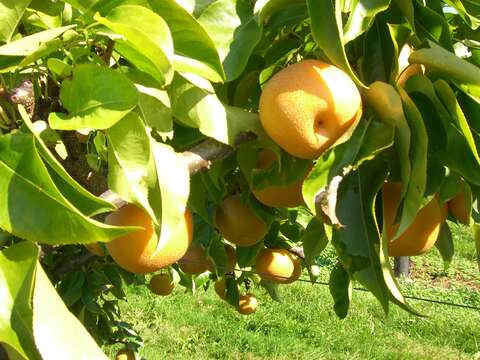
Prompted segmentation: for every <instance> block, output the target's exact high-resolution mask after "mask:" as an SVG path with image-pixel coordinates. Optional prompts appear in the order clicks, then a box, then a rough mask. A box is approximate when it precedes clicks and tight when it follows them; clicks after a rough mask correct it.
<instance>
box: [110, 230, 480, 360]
mask: <svg viewBox="0 0 480 360" xmlns="http://www.w3.org/2000/svg"><path fill="white" fill-rule="evenodd" d="M453 230H454V231H453V233H454V236H455V240H456V243H455V244H456V245H457V249H456V251H457V253H456V255H455V258H454V260H453V262H452V265H451V268H450V269H449V270H448V272H447V273H444V272H443V264H442V261H441V259H440V257H439V255H438V253H437V252H436V251H435V250H433V251H431V252H430V253H429V254H428V255H426V256H423V257H417V258H415V259H414V268H413V269H414V271H413V274H412V275H413V276H412V277H413V281H412V280H402V281H401V284H402V288H403V289H404V292H405V293H407V294H412V295H415V296H421V297H428V298H433V299H438V300H444V301H453V302H460V303H465V304H470V305H473V306H479V307H480V276H479V273H478V269H477V268H476V263H475V250H474V245H473V241H472V240H471V237H470V235H469V233H468V232H466V231H465V229H464V228H461V227H456V226H454V229H453ZM331 251H332V250H331V249H329V250H327V251H326V253H325V254H324V257H323V258H322V259H323V261H322V264H323V265H324V266H323V267H322V277H326V275H327V273H328V268H329V267H330V266H331V264H330V261H329V255H331V253H330V254H329V252H331ZM281 293H282V297H283V302H282V303H276V302H274V301H272V300H270V299H269V298H268V296H266V295H265V294H264V293H263V291H260V290H258V291H256V294H257V295H258V298H259V301H260V306H259V308H258V310H257V312H256V313H255V314H254V315H251V316H241V315H239V314H237V312H236V311H235V310H234V309H233V308H231V307H230V306H228V305H227V304H226V303H225V302H224V301H222V300H220V299H219V298H218V297H217V296H216V294H215V293H214V292H213V289H209V290H208V291H206V292H204V291H202V290H201V291H198V292H197V293H196V294H195V295H194V296H192V295H191V294H184V293H183V292H182V291H181V290H180V289H177V290H176V291H175V292H174V294H172V295H171V296H169V297H166V298H162V297H155V296H153V295H152V294H151V293H150V292H149V291H148V289H146V288H145V287H144V286H135V287H132V288H130V289H129V293H128V302H127V303H124V304H123V305H122V311H123V314H124V316H123V317H124V319H125V321H129V322H131V323H132V324H133V325H134V328H135V329H136V330H137V331H138V332H139V333H140V334H141V335H142V337H143V339H144V341H145V344H146V345H145V347H144V348H143V350H142V352H141V354H142V356H143V357H144V358H146V359H148V360H150V359H192V358H193V359H289V360H292V359H312V358H317V359H387V358H388V359H478V358H480V312H479V311H476V310H468V309H461V308H454V307H449V306H444V305H437V304H431V303H426V302H419V301H411V304H412V305H413V306H414V307H415V308H416V309H418V310H420V311H421V312H423V313H424V314H426V315H427V317H425V318H420V317H415V316H412V315H409V314H408V313H406V312H404V311H402V310H400V309H399V308H398V307H395V306H392V308H391V311H390V314H389V315H388V316H385V314H384V313H383V311H382V310H381V308H380V306H379V304H378V303H377V301H376V300H375V299H374V298H373V297H372V296H371V295H370V294H368V293H364V292H354V295H353V304H352V306H351V309H350V313H349V315H348V317H347V318H346V319H344V320H339V319H337V317H336V316H335V314H334V312H333V310H332V299H331V297H330V294H329V292H328V288H327V287H326V286H320V285H311V284H308V283H299V282H297V283H295V284H292V285H288V286H283V287H282V288H281ZM106 350H107V352H108V353H109V354H110V355H112V354H114V353H115V350H116V348H115V347H111V348H109V349H106Z"/></svg>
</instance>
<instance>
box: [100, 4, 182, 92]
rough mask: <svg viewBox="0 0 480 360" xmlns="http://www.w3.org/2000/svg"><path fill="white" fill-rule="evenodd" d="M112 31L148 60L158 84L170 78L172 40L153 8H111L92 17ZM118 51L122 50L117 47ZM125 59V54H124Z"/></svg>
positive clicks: (164, 24)
mask: <svg viewBox="0 0 480 360" xmlns="http://www.w3.org/2000/svg"><path fill="white" fill-rule="evenodd" d="M94 19H95V20H97V21H98V22H99V23H101V24H103V25H105V26H106V27H108V28H109V29H111V30H113V31H114V32H115V33H117V34H119V35H122V36H123V37H124V38H126V45H128V46H130V47H131V48H132V49H134V50H135V51H137V52H139V53H141V54H142V55H143V56H144V57H145V58H146V59H148V60H149V61H150V62H151V63H152V66H153V68H154V69H155V72H154V73H150V75H151V76H153V77H154V78H155V79H156V80H157V81H158V82H159V83H160V84H162V85H163V84H165V83H166V84H168V83H170V81H171V80H172V77H173V67H172V65H173V41H172V37H171V35H170V31H169V29H168V26H167V24H166V22H165V21H164V20H163V19H162V18H161V17H160V16H158V15H157V14H156V13H154V12H153V11H152V10H149V9H147V8H144V7H142V6H137V5H122V6H118V7H116V8H114V9H113V10H112V11H110V12H109V13H108V15H107V16H106V17H102V16H100V15H99V14H96V15H95V17H94ZM120 53H122V52H121V50H120ZM126 58H127V60H128V56H126Z"/></svg>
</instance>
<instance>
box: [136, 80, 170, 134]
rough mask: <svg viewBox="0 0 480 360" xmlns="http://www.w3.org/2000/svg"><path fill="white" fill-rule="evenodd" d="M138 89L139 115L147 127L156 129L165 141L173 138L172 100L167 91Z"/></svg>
mask: <svg viewBox="0 0 480 360" xmlns="http://www.w3.org/2000/svg"><path fill="white" fill-rule="evenodd" d="M137 88H138V89H139V91H140V95H139V97H138V113H139V114H140V115H141V117H142V119H143V121H145V123H146V124H147V126H149V127H151V128H152V129H154V130H155V131H156V132H157V133H158V134H159V135H160V136H161V137H162V139H163V140H166V139H171V138H173V119H172V112H171V110H170V98H169V97H168V94H167V93H166V92H165V91H162V90H158V89H148V90H147V89H145V88H144V87H139V86H138V85H137Z"/></svg>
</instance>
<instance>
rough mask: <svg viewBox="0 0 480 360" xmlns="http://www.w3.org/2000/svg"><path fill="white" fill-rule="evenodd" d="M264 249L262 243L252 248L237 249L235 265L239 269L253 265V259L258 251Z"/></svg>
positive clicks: (242, 247) (239, 247) (241, 247)
mask: <svg viewBox="0 0 480 360" xmlns="http://www.w3.org/2000/svg"><path fill="white" fill-rule="evenodd" d="M263 248H264V245H263V241H260V242H258V243H257V244H255V245H253V246H238V247H237V263H238V266H239V267H240V268H246V267H249V266H253V265H254V264H255V259H256V258H257V255H258V253H259V251H260V250H262V249H263Z"/></svg>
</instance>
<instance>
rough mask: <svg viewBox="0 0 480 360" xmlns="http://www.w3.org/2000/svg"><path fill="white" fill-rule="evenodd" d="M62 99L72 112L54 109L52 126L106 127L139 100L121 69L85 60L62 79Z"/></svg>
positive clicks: (121, 116)
mask: <svg viewBox="0 0 480 360" xmlns="http://www.w3.org/2000/svg"><path fill="white" fill-rule="evenodd" d="M60 100H61V101H62V104H63V106H64V107H65V108H66V109H67V110H68V112H69V114H68V115H67V114H62V113H51V114H50V116H49V119H48V120H49V122H50V126H51V127H52V129H58V130H79V129H86V128H91V129H107V128H109V127H110V126H112V125H114V124H115V123H116V122H117V121H119V120H120V119H121V118H123V117H124V116H125V115H126V114H128V113H129V112H130V111H131V110H132V109H133V108H134V107H135V106H136V105H137V101H138V91H137V89H136V88H135V86H134V85H133V83H132V82H131V81H130V80H129V79H128V78H127V77H126V76H125V75H123V74H121V73H120V72H118V71H115V70H112V69H109V68H106V67H101V66H97V65H94V64H83V65H79V66H77V67H76V68H75V69H74V70H73V77H72V79H66V80H64V81H63V83H62V86H61V88H60Z"/></svg>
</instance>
